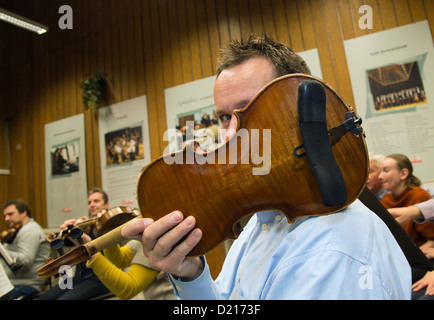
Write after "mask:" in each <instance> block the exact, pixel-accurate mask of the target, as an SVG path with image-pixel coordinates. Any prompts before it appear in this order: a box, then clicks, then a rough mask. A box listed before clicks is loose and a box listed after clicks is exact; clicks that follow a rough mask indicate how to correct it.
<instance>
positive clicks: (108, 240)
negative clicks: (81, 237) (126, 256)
mask: <svg viewBox="0 0 434 320" xmlns="http://www.w3.org/2000/svg"><path fill="white" fill-rule="evenodd" d="M123 227H124V225H120V226H119V227H117V228H115V229H113V230H111V231H109V232H107V233H106V234H103V235H102V236H100V237H98V238H96V239H94V240H92V241H91V242H88V243H86V244H85V247H86V249H87V251H88V252H89V255H90V256H92V255H94V254H95V253H98V252H100V251H102V250H104V249H107V248H109V247H111V246H113V245H115V244H117V243H120V242H122V241H123V240H125V239H126V238H124V237H123V236H122V232H121V231H122V228H123Z"/></svg>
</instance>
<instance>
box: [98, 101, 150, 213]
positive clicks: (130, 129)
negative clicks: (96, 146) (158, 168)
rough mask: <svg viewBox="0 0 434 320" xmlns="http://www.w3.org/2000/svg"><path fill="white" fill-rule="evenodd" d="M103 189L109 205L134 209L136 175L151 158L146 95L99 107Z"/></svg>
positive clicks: (135, 204) (135, 205)
mask: <svg viewBox="0 0 434 320" xmlns="http://www.w3.org/2000/svg"><path fill="white" fill-rule="evenodd" d="M98 125H99V139H100V155H101V170H102V188H103V189H104V190H105V191H106V192H107V194H108V196H109V200H110V207H115V206H130V207H131V208H137V201H136V198H135V193H136V188H137V177H138V175H139V173H140V172H141V171H142V169H143V168H144V167H145V166H146V165H147V164H148V163H149V162H150V161H151V151H150V142H149V141H150V140H149V126H148V110H147V101H146V96H141V97H137V98H134V99H131V100H127V101H123V102H120V103H117V104H114V105H111V106H107V107H104V108H100V109H99V110H98Z"/></svg>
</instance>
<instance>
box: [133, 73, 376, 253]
mask: <svg viewBox="0 0 434 320" xmlns="http://www.w3.org/2000/svg"><path fill="white" fill-rule="evenodd" d="M309 79H314V80H317V81H320V82H321V83H322V84H323V86H324V88H325V92H326V116H327V127H328V128H333V127H335V126H338V125H339V124H341V123H343V122H345V120H346V119H345V114H346V112H348V111H353V110H351V109H350V107H349V106H347V105H346V104H345V103H344V102H343V101H342V99H341V98H340V97H339V95H338V94H337V93H336V92H335V91H334V90H333V89H331V88H330V87H329V86H328V85H327V84H326V83H324V82H323V81H322V80H320V79H317V78H315V77H312V76H307V75H301V74H293V75H288V76H284V77H281V78H279V79H276V80H275V81H273V82H271V83H270V84H269V85H267V86H266V87H265V88H264V89H263V90H261V92H259V93H258V94H257V95H256V96H255V98H254V99H253V100H252V101H251V102H250V103H249V105H247V106H246V107H245V108H244V109H242V110H240V111H235V112H234V113H235V114H236V116H237V117H238V130H240V129H247V130H245V131H247V133H248V134H249V138H250V141H253V138H252V136H251V132H253V131H254V130H259V132H260V133H259V141H258V143H257V144H256V145H253V144H251V146H250V151H251V152H250V153H249V154H247V152H246V150H245V149H243V148H242V146H241V144H242V143H241V142H240V143H230V142H231V140H232V139H233V138H231V139H230V140H229V141H228V142H226V144H224V145H221V146H219V147H218V148H217V149H215V150H212V151H209V152H207V153H206V156H207V157H210V158H209V159H211V158H214V160H215V161H209V162H213V163H203V164H199V163H198V162H197V161H194V163H191V161H190V162H189V163H188V161H187V160H188V159H190V160H191V159H194V158H195V153H196V152H198V149H197V146H193V145H188V146H186V147H185V148H184V150H182V151H179V152H178V153H176V154H171V155H165V156H163V157H160V158H159V159H156V160H155V161H153V162H151V163H150V164H149V165H148V166H147V167H146V168H145V170H144V171H143V172H142V173H141V175H140V177H139V180H138V185H137V188H138V192H137V194H138V203H139V207H140V210H141V212H142V214H143V216H145V217H149V218H152V219H154V220H157V219H159V218H160V217H162V216H164V215H166V214H168V213H170V212H172V211H174V210H179V211H181V212H182V213H183V214H184V216H189V215H192V216H194V217H195V218H196V221H197V227H198V228H200V229H202V231H203V237H202V240H201V242H200V243H199V244H198V245H197V246H196V247H195V248H194V249H193V251H192V252H191V253H190V255H191V256H197V255H202V254H205V253H207V252H209V251H210V250H212V249H213V248H215V247H216V246H217V245H219V244H220V243H222V242H223V241H224V240H225V239H228V238H236V237H237V236H238V234H239V232H240V229H238V228H237V226H238V224H237V222H238V221H239V220H241V219H242V218H244V217H246V216H248V215H251V214H253V213H255V212H258V211H263V210H278V211H281V212H283V213H284V214H285V215H286V217H287V218H288V221H290V222H291V221H294V220H295V219H296V218H298V217H301V216H317V215H322V214H330V213H333V212H337V211H339V210H341V209H343V208H345V207H347V206H348V205H350V204H351V203H352V202H353V201H354V200H355V199H356V198H357V197H358V196H359V194H360V193H361V192H362V190H363V188H364V186H365V184H366V180H367V176H368V152H367V148H366V143H365V140H364V136H363V134H359V135H354V134H352V133H351V132H349V133H346V134H345V135H343V136H342V137H340V138H339V139H337V140H336V141H334V142H333V143H332V150H333V154H334V156H335V159H336V162H337V164H338V166H339V168H340V170H341V172H342V175H343V178H344V181H345V185H346V188H347V190H346V191H347V200H346V201H345V202H344V203H343V204H340V205H338V206H326V205H324V204H323V203H322V201H321V194H320V190H319V187H318V185H317V184H316V183H315V176H314V175H313V173H312V170H311V168H310V167H309V164H308V161H307V159H306V157H295V156H294V155H293V151H294V149H295V148H297V147H298V146H300V145H302V144H303V139H302V137H301V133H300V127H299V124H298V122H297V119H298V114H297V98H298V93H297V90H298V86H299V84H300V83H301V82H302V81H304V80H309ZM265 130H269V132H270V133H271V140H269V142H270V145H267V144H264V137H265V135H264V134H262V132H265ZM238 140H240V139H238ZM233 148H236V149H237V150H236V151H237V153H236V154H237V163H236V164H234V163H231V162H233V159H229V155H230V154H231V153H230V152H231V149H233ZM252 148H258V150H256V152H259V153H258V154H263V153H264V151H265V149H264V148H271V158H270V159H269V163H268V164H267V165H269V166H270V168H269V172H268V173H267V174H264V175H254V174H252V173H253V169H254V168H257V167H258V165H255V164H254V161H253V159H252V154H253V150H252ZM167 157H171V158H172V159H173V158H176V157H178V159H181V160H182V161H178V163H172V164H168V162H169V161H167V159H168V158H167ZM225 157H226V158H225ZM247 157H248V158H247ZM222 159H226V161H221V160H222ZM246 159H248V161H246ZM219 160H220V161H219ZM179 162H181V163H179ZM262 165H265V164H262Z"/></svg>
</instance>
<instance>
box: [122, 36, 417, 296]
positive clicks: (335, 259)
mask: <svg viewBox="0 0 434 320" xmlns="http://www.w3.org/2000/svg"><path fill="white" fill-rule="evenodd" d="M290 73H305V74H309V73H310V71H309V68H308V67H307V65H306V63H305V62H304V61H303V60H302V59H301V57H299V56H298V55H297V54H295V53H294V52H293V51H292V50H291V49H289V48H288V47H286V46H285V45H283V44H281V43H278V42H276V41H274V40H273V39H272V38H271V37H269V36H262V37H258V36H254V35H252V36H250V37H248V38H247V39H245V40H241V41H233V42H231V43H230V45H229V46H227V47H226V48H225V49H224V50H223V51H222V52H221V57H220V61H219V63H218V67H217V79H216V82H215V85H214V99H215V108H216V114H217V115H218V117H219V118H220V120H221V123H222V126H223V129H226V135H227V137H226V138H227V139H229V138H230V136H231V134H234V133H235V131H236V129H237V121H238V120H237V117H236V116H235V115H234V114H233V113H232V112H233V111H234V110H235V109H240V108H243V107H244V106H246V105H247V104H248V103H249V101H251V100H252V98H253V97H254V96H255V95H256V94H257V93H258V92H259V91H260V90H261V89H262V88H263V87H264V86H265V85H267V84H268V83H269V82H270V81H272V80H273V79H275V78H277V77H280V76H283V75H285V74H290ZM270 112H272V110H270ZM168 196H170V195H168ZM222 214H224V213H222ZM195 223H196V220H195V218H194V217H193V216H184V215H183V213H182V212H179V211H174V212H171V213H169V212H168V213H167V215H166V216H163V217H162V218H160V219H158V220H156V221H153V220H151V219H148V218H143V219H136V220H133V221H130V222H129V223H127V224H126V226H125V227H124V228H123V230H122V234H123V236H125V237H128V238H135V239H140V240H141V241H142V244H143V250H144V253H145V255H146V256H148V258H149V260H150V262H151V264H152V265H153V266H154V267H156V268H158V269H160V270H163V271H165V272H167V273H168V274H170V279H171V281H172V284H173V286H174V290H175V293H176V294H177V295H178V296H179V297H180V298H181V299H409V298H410V293H411V271H410V267H409V264H408V262H407V260H406V258H405V256H404V255H403V253H402V251H401V249H400V248H399V246H398V244H397V243H396V241H395V239H394V238H393V236H392V234H391V233H390V231H389V230H388V228H387V227H386V226H385V224H384V223H383V222H382V221H381V220H380V219H379V218H378V217H377V216H376V215H375V214H374V213H373V212H371V211H370V210H369V209H368V208H367V207H365V206H364V205H363V204H362V203H361V202H360V201H359V200H356V201H355V202H354V203H352V204H351V205H350V206H349V207H348V208H346V209H343V210H341V211H339V212H337V213H333V214H329V215H322V216H318V217H301V218H298V219H296V220H295V222H293V223H288V221H287V219H286V216H285V215H283V214H282V213H281V212H278V211H262V212H257V213H256V214H254V215H253V216H252V217H251V219H250V220H249V222H248V224H247V226H246V227H245V228H244V231H242V232H241V234H240V236H239V237H238V238H237V239H236V240H235V241H234V243H233V245H232V247H231V248H230V250H229V253H228V255H227V257H226V259H225V263H224V265H223V268H222V270H221V273H220V274H219V276H218V278H217V279H216V280H215V281H214V280H213V279H212V277H211V275H210V271H209V268H208V265H207V263H206V260H205V258H204V257H188V256H187V255H188V253H189V252H190V251H191V250H192V249H193V248H194V247H195V246H196V245H197V244H198V243H199V241H200V240H201V238H202V237H206V236H207V235H206V234H203V233H202V230H200V229H198V228H195ZM185 236H186V237H185ZM184 237H185V238H184ZM183 238H184V239H183ZM181 239H183V240H182V241H181V242H179V241H180V240H181ZM178 242H179V243H178Z"/></svg>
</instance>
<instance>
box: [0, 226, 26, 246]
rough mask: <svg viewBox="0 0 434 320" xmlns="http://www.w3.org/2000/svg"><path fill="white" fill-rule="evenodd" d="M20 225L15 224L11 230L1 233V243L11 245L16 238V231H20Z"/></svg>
mask: <svg viewBox="0 0 434 320" xmlns="http://www.w3.org/2000/svg"><path fill="white" fill-rule="evenodd" d="M21 227H22V225H21V224H20V223H17V224H15V226H14V227H13V228H10V229H8V230H5V231H2V233H1V234H0V242H1V243H12V242H13V241H14V239H15V237H16V236H17V233H18V231H19V230H20V229H21Z"/></svg>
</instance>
